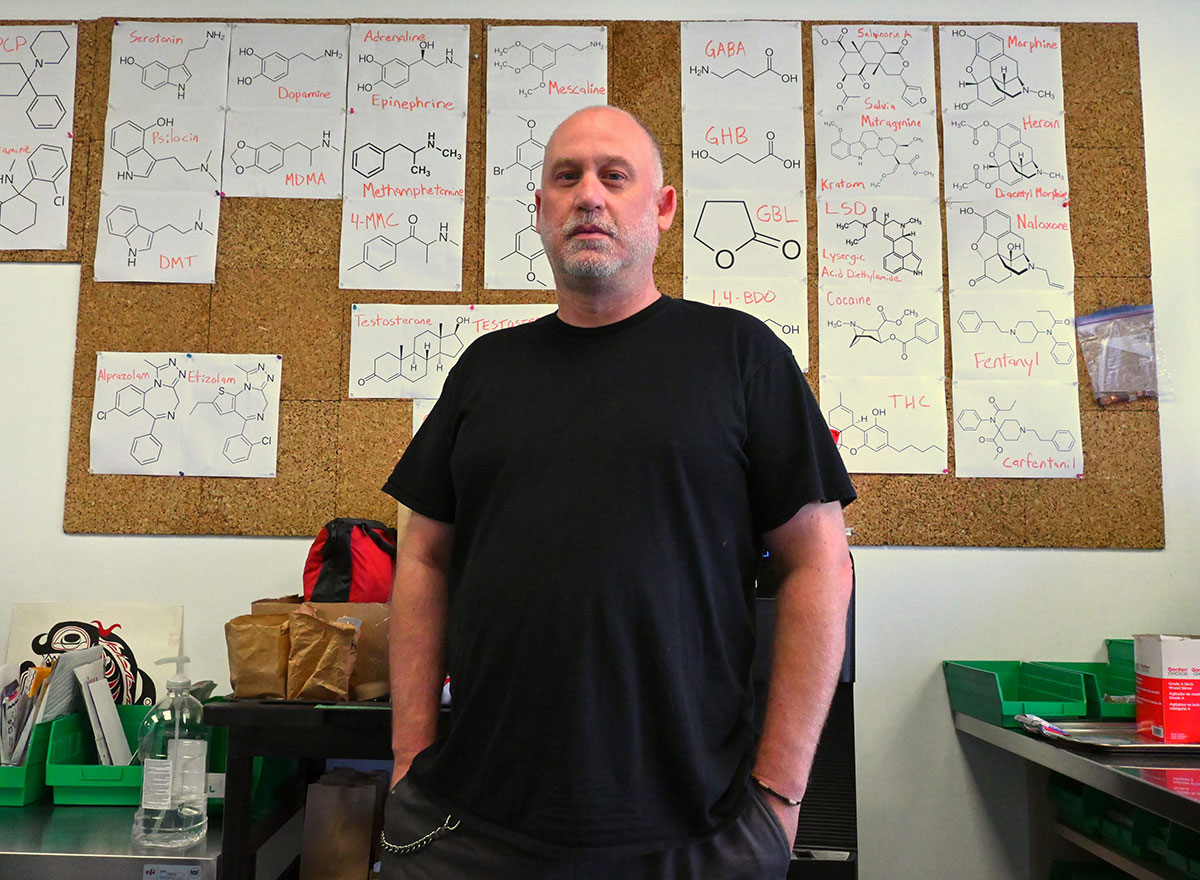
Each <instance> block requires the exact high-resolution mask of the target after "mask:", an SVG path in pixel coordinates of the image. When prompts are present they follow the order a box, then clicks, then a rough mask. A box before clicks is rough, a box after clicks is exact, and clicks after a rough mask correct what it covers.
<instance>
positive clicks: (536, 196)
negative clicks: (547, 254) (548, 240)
mask: <svg viewBox="0 0 1200 880" xmlns="http://www.w3.org/2000/svg"><path fill="white" fill-rule="evenodd" d="M533 209H534V214H533V229H534V231H535V232H541V231H542V191H541V190H540V189H535V190H534V191H533Z"/></svg>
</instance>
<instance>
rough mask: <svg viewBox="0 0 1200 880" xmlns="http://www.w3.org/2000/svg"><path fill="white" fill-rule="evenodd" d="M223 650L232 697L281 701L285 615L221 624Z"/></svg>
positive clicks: (249, 616)
mask: <svg viewBox="0 0 1200 880" xmlns="http://www.w3.org/2000/svg"><path fill="white" fill-rule="evenodd" d="M225 647H226V649H227V650H228V652H229V680H230V683H231V684H232V685H233V693H234V696H236V697H242V698H244V699H282V698H283V697H284V696H285V695H286V694H287V667H288V651H289V647H290V640H289V624H288V615H286V614H243V615H241V616H239V617H235V618H234V619H233V620H231V621H229V622H228V623H226V624H225Z"/></svg>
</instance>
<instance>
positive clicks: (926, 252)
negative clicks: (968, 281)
mask: <svg viewBox="0 0 1200 880" xmlns="http://www.w3.org/2000/svg"><path fill="white" fill-rule="evenodd" d="M817 244H818V245H819V246H820V253H819V254H818V256H817V267H818V277H819V279H820V283H821V285H822V286H824V285H829V284H833V285H841V284H849V283H853V284H858V285H870V286H872V287H874V286H879V287H884V288H889V289H899V288H919V289H924V290H930V289H938V288H940V287H941V278H942V247H941V244H942V223H941V211H940V210H939V208H938V203H937V202H936V201H933V202H931V201H925V200H920V199H893V198H884V197H880V196H861V197H858V196H847V197H844V198H840V199H818V200H817Z"/></svg>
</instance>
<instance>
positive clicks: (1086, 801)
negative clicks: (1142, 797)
mask: <svg viewBox="0 0 1200 880" xmlns="http://www.w3.org/2000/svg"><path fill="white" fill-rule="evenodd" d="M1047 794H1048V795H1049V797H1050V802H1051V803H1052V804H1054V806H1055V812H1056V813H1057V815H1058V819H1059V821H1060V822H1062V823H1063V824H1064V825H1066V826H1068V827H1070V828H1074V829H1075V830H1076V831H1078V832H1079V833H1080V834H1084V835H1086V836H1088V837H1092V838H1099V837H1100V817H1101V816H1103V815H1104V811H1105V810H1107V809H1108V805H1109V803H1110V802H1111V801H1112V798H1111V797H1110V796H1109V795H1106V794H1105V793H1104V792H1102V791H1100V790H1098V789H1095V788H1092V787H1091V786H1089V785H1084V784H1083V783H1082V782H1079V781H1078V780H1075V779H1071V778H1069V777H1066V776H1063V775H1062V774H1060V773H1052V774H1051V775H1050V781H1049V786H1048V790H1047Z"/></svg>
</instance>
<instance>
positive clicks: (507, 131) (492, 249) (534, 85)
mask: <svg viewBox="0 0 1200 880" xmlns="http://www.w3.org/2000/svg"><path fill="white" fill-rule="evenodd" d="M487 47H488V48H487V56H486V62H487V64H486V76H487V100H488V104H487V107H488V112H487V158H486V166H485V167H486V172H485V173H486V175H487V196H486V205H487V210H486V221H485V227H484V265H483V276H484V277H483V281H484V286H485V287H488V288H499V289H508V290H540V289H544V288H549V287H553V284H554V281H553V278H552V277H551V274H550V264H549V261H548V260H547V259H546V257H545V254H544V253H543V252H542V247H541V239H540V237H539V236H538V235H537V233H536V230H535V229H534V196H533V194H534V190H536V189H537V188H538V187H539V186H540V185H541V167H542V158H543V156H544V154H545V148H546V141H547V140H548V139H549V137H550V135H551V134H552V133H553V131H554V129H555V128H556V127H557V126H558V124H559V123H560V122H562V121H563V120H564V119H566V118H567V117H568V116H570V115H571V114H572V113H574V112H575V111H576V110H580V109H582V108H584V107H589V106H592V105H595V104H605V103H607V102H608V29H607V28H604V27H558V26H548V27H527V26H517V27H489V28H488V35H487Z"/></svg>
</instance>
